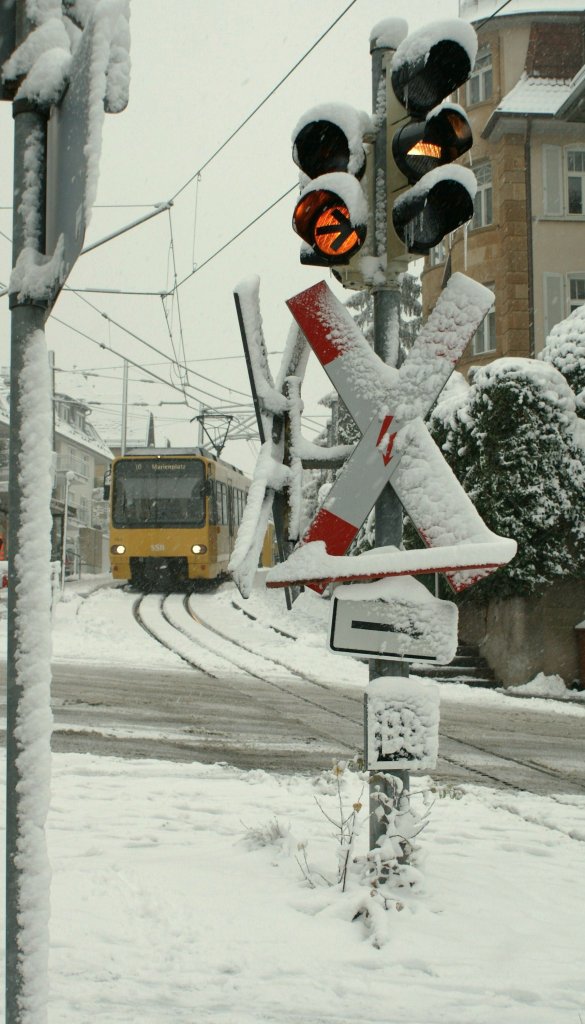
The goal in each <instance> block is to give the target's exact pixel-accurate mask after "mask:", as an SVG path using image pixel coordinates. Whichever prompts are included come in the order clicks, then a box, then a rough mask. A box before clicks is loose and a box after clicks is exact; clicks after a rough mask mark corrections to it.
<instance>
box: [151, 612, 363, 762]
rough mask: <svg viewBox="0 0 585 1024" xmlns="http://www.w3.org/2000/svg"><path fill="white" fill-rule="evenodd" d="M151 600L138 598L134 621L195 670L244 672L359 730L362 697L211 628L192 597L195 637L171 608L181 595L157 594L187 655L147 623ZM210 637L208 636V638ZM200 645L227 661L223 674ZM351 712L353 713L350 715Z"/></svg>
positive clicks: (166, 619)
mask: <svg viewBox="0 0 585 1024" xmlns="http://www.w3.org/2000/svg"><path fill="white" fill-rule="evenodd" d="M147 597H148V598H154V597H155V595H142V596H141V597H139V598H138V599H137V601H136V602H135V604H134V607H133V612H134V618H135V619H136V621H137V622H138V624H139V625H140V626H141V627H142V628H143V629H145V631H146V632H147V633H148V634H149V635H150V636H151V637H152V638H153V639H155V640H156V641H157V642H158V643H160V644H162V645H163V646H164V647H166V648H167V649H168V650H170V651H172V652H173V653H175V654H177V655H178V656H179V657H180V658H181V659H182V660H183V661H185V662H186V663H187V664H189V665H191V667H193V668H195V669H197V670H198V671H202V672H205V673H207V674H208V675H209V674H211V675H212V676H213V678H217V679H220V678H221V675H222V674H225V673H230V674H232V675H233V673H234V671H235V672H237V673H241V674H242V676H243V677H246V676H247V677H249V678H251V679H255V680H257V681H259V682H261V683H263V684H264V685H265V686H267V687H269V688H270V689H272V690H275V691H278V692H279V693H281V694H284V695H286V696H287V697H288V698H289V699H290V700H291V701H292V702H293V705H294V704H296V705H299V704H301V705H304V706H305V707H309V708H314V709H315V710H318V711H320V712H321V713H324V714H326V715H328V716H332V717H333V718H334V719H336V720H338V721H339V720H341V721H343V722H346V723H348V724H349V725H350V726H351V727H352V728H355V726H356V723H357V722H358V721H359V717H360V716H359V713H358V711H357V709H358V708H360V709H361V706H362V701H361V699H360V698H357V697H353V696H351V695H350V694H348V695H343V696H342V697H340V696H339V695H338V694H332V692H331V689H330V688H329V687H328V686H327V685H326V684H324V683H320V682H318V681H316V680H315V679H312V678H310V677H309V676H307V675H305V674H304V673H302V672H300V671H298V670H295V669H291V668H290V666H287V665H285V664H283V663H282V662H280V661H278V660H277V659H274V658H269V657H267V656H266V655H264V654H258V653H257V652H256V651H254V650H253V649H252V648H250V646H249V645H244V644H242V643H240V642H239V641H237V640H236V639H233V638H231V637H230V636H229V635H227V634H225V633H224V632H223V631H220V630H218V629H216V628H215V627H213V626H211V624H209V623H206V622H205V621H204V620H203V619H201V618H200V617H199V616H198V614H197V613H196V612H195V611H194V610H193V609H192V608H191V607H190V606H189V595H186V596H185V597H184V598H183V600H182V602H181V603H182V606H183V610H184V613H185V615H186V616H189V618H190V619H191V621H192V623H193V624H194V626H195V627H198V628H197V634H196V635H194V634H193V633H192V632H191V631H190V630H189V629H187V628H186V626H185V625H182V624H181V623H180V622H179V621H178V620H177V613H176V609H174V610H173V609H171V608H170V605H172V604H173V603H175V604H176V601H175V598H176V597H177V595H166V596H164V595H156V598H157V599H158V611H159V614H160V617H161V619H162V620H163V621H164V622H165V624H166V625H168V626H170V627H171V628H172V629H173V630H174V631H175V633H176V634H177V635H178V636H179V637H181V638H182V639H183V640H186V641H187V642H188V643H189V645H190V650H191V648H192V650H193V653H190V652H189V653H187V652H185V650H184V649H183V650H181V649H180V645H179V646H178V645H177V643H176V642H175V643H173V642H172V641H171V639H170V638H169V637H164V636H162V635H161V632H160V631H159V630H157V628H156V626H153V625H152V624H151V625H149V624H147V623H146V622H145V617H144V614H143V602H144V600H145V598H147ZM151 603H152V602H151ZM151 610H152V609H151ZM206 634H207V635H208V636H206ZM216 637H217V638H219V639H220V640H221V654H218V653H217V646H218V645H217V640H216V639H213V638H216ZM209 638H212V639H209ZM198 645H200V646H201V647H204V648H205V649H206V651H207V652H208V653H211V654H212V655H213V657H215V658H216V659H218V662H219V663H221V662H222V661H223V663H224V670H223V673H222V672H221V671H215V672H211V671H210V669H209V668H208V667H207V664H206V659H202V658H197V657H196V655H195V651H196V650H197V646H198ZM244 656H247V658H248V659H250V658H253V659H254V663H255V665H254V666H252V667H251V666H250V663H248V666H246V665H245V664H244V665H243V664H242V660H243V657H244ZM244 660H245V657H244ZM275 670H276V675H279V676H280V677H281V680H282V677H283V674H284V675H285V678H286V675H288V676H290V677H291V682H296V683H300V684H304V685H305V686H310V687H313V688H317V689H318V690H319V691H320V695H321V699H320V700H317V699H315V698H314V697H313V696H309V695H308V694H306V693H301V692H299V690H298V689H293V688H291V686H290V685H289V686H287V685H285V683H284V682H283V681H277V679H275ZM324 694H325V695H327V696H330V697H331V700H330V701H329V702H327V701H324V700H323V695H324ZM333 701H334V702H336V703H339V702H341V703H342V704H345V705H349V708H348V707H346V709H345V710H339V709H338V708H336V707H333V706H331V704H332V702H333ZM350 709H351V713H349V712H350ZM354 709H355V710H354ZM334 734H335V733H334ZM342 745H343V746H345V747H346V749H347V750H351V751H352V752H353V751H354V748H353V746H349V745H348V744H346V743H343V744H342Z"/></svg>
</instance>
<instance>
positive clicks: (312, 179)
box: [292, 103, 373, 267]
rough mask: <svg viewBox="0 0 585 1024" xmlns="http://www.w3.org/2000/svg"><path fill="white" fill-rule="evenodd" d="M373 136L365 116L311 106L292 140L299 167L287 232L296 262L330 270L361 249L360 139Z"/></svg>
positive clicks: (363, 156)
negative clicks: (295, 239) (295, 243)
mask: <svg viewBox="0 0 585 1024" xmlns="http://www.w3.org/2000/svg"><path fill="white" fill-rule="evenodd" d="M371 137H373V126H372V121H371V118H370V117H369V115H368V114H366V113H364V112H362V111H358V110H355V109H354V108H353V107H349V106H347V105H345V104H341V103H328V104H323V105H322V106H318V107H313V108H312V109H311V110H309V111H308V112H307V113H306V114H305V115H304V116H303V117H302V118H301V119H300V121H299V122H298V124H297V126H296V128H295V129H294V132H293V135H292V141H293V160H294V162H295V163H296V165H297V167H299V168H300V172H301V173H300V175H299V181H300V185H301V194H300V196H299V199H298V200H297V203H296V206H295V209H294V213H293V228H294V230H295V231H296V232H297V234H298V235H300V237H301V238H302V240H303V242H304V245H303V246H302V248H301V257H300V259H301V263H304V264H309V265H312V266H320V267H333V266H338V265H342V264H347V263H349V261H350V259H351V258H352V256H354V255H355V254H356V253H357V252H358V251H359V250H360V249H361V247H362V246H363V244H364V242H365V239H366V234H367V226H368V201H367V195H366V191H364V187H362V183H363V184H365V180H366V177H367V151H366V147H365V142H366V139H368V138H371Z"/></svg>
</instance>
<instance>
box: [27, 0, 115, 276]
mask: <svg viewBox="0 0 585 1024" xmlns="http://www.w3.org/2000/svg"><path fill="white" fill-rule="evenodd" d="M128 16H129V11H128V0H116V2H109V3H108V4H103V3H98V4H96V6H95V8H94V9H93V11H92V13H91V16H90V17H89V19H88V22H87V24H86V26H85V28H84V30H83V33H82V35H81V38H80V40H79V42H78V44H77V47H76V49H75V51H74V54H73V57H72V59H71V65H70V68H69V73H68V76H67V78H68V86H67V91H66V93H65V96H64V97H63V100H62V101H61V103H59V104H58V105H57V106H54V107H53V109H52V114H51V118H50V120H49V127H48V138H47V252H48V253H49V255H51V254H52V253H53V252H54V251H55V249H56V247H57V245H58V244H59V239H60V238H61V237H62V238H63V243H64V249H63V269H62V274H61V283H63V281H64V280H65V279H66V277H67V275H68V274H69V272H70V270H71V268H72V267H73V264H74V263H75V261H76V259H77V257H78V256H79V253H80V252H81V249H82V247H83V240H84V236H85V230H86V227H87V224H88V223H89V219H90V216H91V209H92V205H93V202H94V199H95V193H96V189H97V180H98V163H99V156H100V149H101V134H102V124H103V119H104V110H108V111H110V112H112V113H119V112H121V111H122V110H124V108H125V106H126V104H127V102H128V81H129V60H128V50H129V31H128Z"/></svg>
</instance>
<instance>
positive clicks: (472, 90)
mask: <svg viewBox="0 0 585 1024" xmlns="http://www.w3.org/2000/svg"><path fill="white" fill-rule="evenodd" d="M492 92H493V74H492V54H491V50H490V49H489V48H488V47H483V49H481V50H478V53H477V57H476V58H475V67H474V69H473V71H472V73H471V76H470V78H469V81H468V82H467V103H468V104H469V105H471V104H473V103H483V101H484V100H489V98H490V96H491V95H492Z"/></svg>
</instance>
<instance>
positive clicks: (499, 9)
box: [477, 0, 512, 28]
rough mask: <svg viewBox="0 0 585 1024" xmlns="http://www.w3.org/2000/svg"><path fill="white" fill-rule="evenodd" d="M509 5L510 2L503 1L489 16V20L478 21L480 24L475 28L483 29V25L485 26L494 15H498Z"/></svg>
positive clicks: (507, 0) (508, 0)
mask: <svg viewBox="0 0 585 1024" xmlns="http://www.w3.org/2000/svg"><path fill="white" fill-rule="evenodd" d="M511 3H512V0H505V2H504V3H503V4H501V5H500V6H499V7H498V8H497V10H495V11H494V13H493V14H490V16H489V18H485V19H484V20H483V21H480V23H479V25H478V26H477V27H478V28H483V26H484V25H487V23H488V21H491V20H492V18H495V17H496V15H497V14H499V13H500V11H503V10H504V7H507V6H508V4H511Z"/></svg>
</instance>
